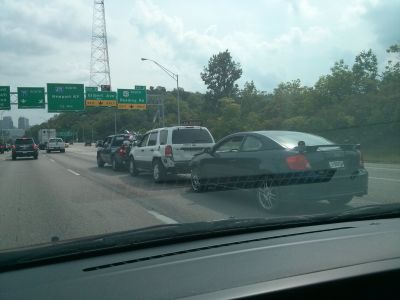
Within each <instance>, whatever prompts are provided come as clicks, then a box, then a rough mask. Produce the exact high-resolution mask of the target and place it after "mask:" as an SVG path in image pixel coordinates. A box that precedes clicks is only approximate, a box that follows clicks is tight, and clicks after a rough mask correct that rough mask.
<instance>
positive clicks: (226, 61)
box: [200, 50, 242, 107]
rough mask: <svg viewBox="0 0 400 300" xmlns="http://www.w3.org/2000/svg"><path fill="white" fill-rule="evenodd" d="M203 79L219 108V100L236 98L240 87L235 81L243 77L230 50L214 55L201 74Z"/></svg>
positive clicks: (209, 95) (211, 97) (210, 96)
mask: <svg viewBox="0 0 400 300" xmlns="http://www.w3.org/2000/svg"><path fill="white" fill-rule="evenodd" d="M200 76H201V79H202V80H203V81H204V83H205V85H206V86H207V89H208V91H207V94H208V97H209V98H210V99H211V100H212V101H213V103H214V105H215V107H217V106H218V99H221V98H224V97H230V98H232V97H235V96H237V94H238V85H237V84H235V81H236V80H238V79H239V78H240V77H241V76H242V69H241V67H240V64H239V63H236V62H235V61H233V60H232V57H231V54H230V53H229V51H228V50H226V51H225V52H220V53H218V54H217V55H215V54H214V55H213V56H212V57H211V58H210V59H209V61H208V66H207V67H204V72H202V73H200Z"/></svg>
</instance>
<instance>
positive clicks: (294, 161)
mask: <svg viewBox="0 0 400 300" xmlns="http://www.w3.org/2000/svg"><path fill="white" fill-rule="evenodd" d="M286 163H287V165H288V167H289V169H291V170H295V171H304V170H307V169H310V168H311V166H310V164H309V162H308V160H307V158H306V157H305V156H304V155H303V154H297V155H293V156H288V157H286Z"/></svg>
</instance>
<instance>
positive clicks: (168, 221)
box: [147, 210, 179, 224]
mask: <svg viewBox="0 0 400 300" xmlns="http://www.w3.org/2000/svg"><path fill="white" fill-rule="evenodd" d="M147 212H148V213H149V214H151V215H153V216H154V217H156V219H158V220H160V221H161V222H164V223H165V224H178V223H179V222H178V221H175V220H174V219H171V218H170V217H167V216H164V215H162V214H159V213H158V212H156V211H154V210H148V211H147Z"/></svg>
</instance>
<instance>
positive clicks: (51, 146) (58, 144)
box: [46, 138, 65, 153]
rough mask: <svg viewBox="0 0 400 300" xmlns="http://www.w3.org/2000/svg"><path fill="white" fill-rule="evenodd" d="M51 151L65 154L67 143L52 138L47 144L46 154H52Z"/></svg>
mask: <svg viewBox="0 0 400 300" xmlns="http://www.w3.org/2000/svg"><path fill="white" fill-rule="evenodd" d="M51 151H60V152H61V153H64V152H65V143H64V141H63V139H62V138H52V139H50V140H49V141H48V142H47V145H46V152H47V153H50V152H51Z"/></svg>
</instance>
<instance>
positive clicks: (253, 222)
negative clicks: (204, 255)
mask: <svg viewBox="0 0 400 300" xmlns="http://www.w3.org/2000/svg"><path fill="white" fill-rule="evenodd" d="M313 223H314V219H313V218H312V217H307V216H293V217H292V216H287V217H273V218H255V219H235V218H230V219H227V220H219V221H211V222H196V223H183V224H168V225H157V226H152V227H147V228H142V229H135V230H131V231H126V232H117V233H112V234H104V235H99V236H95V237H90V238H80V239H76V240H72V241H59V242H55V243H52V244H46V245H40V246H33V247H27V248H22V249H17V250H11V251H1V252H0V272H1V271H5V270H12V269H18V268H23V267H26V266H30V265H40V264H43V263H52V262H60V261H63V260H69V259H77V258H83V257H89V256H94V255H103V254H108V253H114V252H120V251H124V250H133V249H139V248H146V247H152V246H158V245H163V244H172V243H177V242H185V241H193V240H199V239H205V238H210V237H217V236H227V235H229V234H240V233H247V232H255V231H267V230H274V229H283V228H291V227H299V226H306V225H311V224H313Z"/></svg>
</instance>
